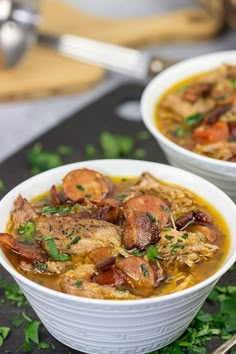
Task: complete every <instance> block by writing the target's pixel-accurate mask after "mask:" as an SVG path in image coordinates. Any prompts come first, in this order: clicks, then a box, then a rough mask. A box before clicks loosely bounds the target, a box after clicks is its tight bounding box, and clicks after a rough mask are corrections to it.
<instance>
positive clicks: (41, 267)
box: [33, 262, 48, 272]
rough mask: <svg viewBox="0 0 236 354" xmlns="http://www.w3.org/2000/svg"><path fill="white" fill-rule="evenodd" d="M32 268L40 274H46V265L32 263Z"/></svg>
mask: <svg viewBox="0 0 236 354" xmlns="http://www.w3.org/2000/svg"><path fill="white" fill-rule="evenodd" d="M33 267H34V268H36V269H37V270H39V271H40V272H46V271H47V269H48V265H47V264H46V263H38V262H34V263H33Z"/></svg>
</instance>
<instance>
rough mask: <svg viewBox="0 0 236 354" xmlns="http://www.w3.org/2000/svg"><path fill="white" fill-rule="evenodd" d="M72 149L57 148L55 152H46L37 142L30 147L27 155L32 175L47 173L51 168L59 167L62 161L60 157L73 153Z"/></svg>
mask: <svg viewBox="0 0 236 354" xmlns="http://www.w3.org/2000/svg"><path fill="white" fill-rule="evenodd" d="M73 151H74V149H73V148H72V147H69V146H64V145H63V146H59V147H58V148H57V150H56V151H55V152H53V151H48V150H45V149H44V148H43V145H42V144H41V143H40V142H38V143H36V144H34V145H33V146H32V148H31V149H30V150H29V151H28V153H27V161H28V164H29V166H30V168H31V172H32V174H34V175H35V174H37V173H40V172H43V171H47V170H49V169H51V168H54V167H58V166H61V165H62V164H63V160H62V157H61V156H68V155H71V154H72V153H73Z"/></svg>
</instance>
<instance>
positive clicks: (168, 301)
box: [0, 160, 236, 354]
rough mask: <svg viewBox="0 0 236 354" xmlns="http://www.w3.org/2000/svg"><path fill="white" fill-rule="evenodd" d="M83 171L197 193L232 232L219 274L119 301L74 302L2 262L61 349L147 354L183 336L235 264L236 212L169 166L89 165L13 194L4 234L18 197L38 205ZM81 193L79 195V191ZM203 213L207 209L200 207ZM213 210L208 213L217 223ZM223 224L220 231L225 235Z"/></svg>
mask: <svg viewBox="0 0 236 354" xmlns="http://www.w3.org/2000/svg"><path fill="white" fill-rule="evenodd" d="M83 168H86V169H90V170H95V171H99V173H100V174H102V175H105V176H108V177H109V178H111V177H112V176H121V175H122V176H123V177H125V178H132V177H133V176H140V175H141V174H142V172H143V171H149V173H151V174H152V176H154V177H155V178H158V179H160V180H161V181H165V182H166V183H167V186H168V184H176V185H178V186H180V187H182V188H183V189H186V190H189V191H190V192H192V193H194V191H196V193H197V195H198V196H199V197H200V198H202V199H204V200H205V202H206V206H207V205H213V206H214V208H215V209H216V210H217V211H218V212H219V214H220V215H221V216H222V218H223V219H224V220H225V224H226V227H227V228H228V235H229V245H228V250H226V253H225V258H224V259H222V262H221V264H220V265H219V267H218V269H216V271H215V272H214V274H212V275H210V276H209V277H208V278H207V279H205V280H202V281H200V282H199V283H197V284H195V285H193V286H191V287H189V288H187V289H184V290H181V291H177V292H174V293H171V294H167V295H163V296H152V297H146V298H140V299H134V300H133V299H128V300H122V301H117V300H114V299H108V300H104V299H96V298H95V299H94V298H86V297H81V296H74V295H71V294H66V293H63V292H59V291H55V290H53V289H50V288H48V287H46V286H42V285H41V284H38V283H36V282H34V281H32V280H30V279H28V278H27V277H25V276H23V275H22V274H21V273H20V272H18V271H17V270H16V269H15V267H14V266H13V265H12V263H11V262H10V261H9V259H8V258H7V256H6V254H5V253H4V252H3V251H2V250H0V262H1V264H2V265H3V267H5V268H6V270H7V271H8V272H9V273H10V274H11V275H12V276H13V277H14V279H15V280H16V281H17V283H18V284H19V286H20V287H21V289H22V291H23V292H24V294H25V296H26V297H27V299H28V300H29V302H30V304H31V305H32V307H33V308H34V310H35V311H36V313H37V314H38V316H39V318H40V319H41V321H42V322H43V324H44V325H45V327H46V328H47V329H48V331H49V332H50V333H51V334H52V335H53V336H54V337H55V338H57V339H58V340H59V341H61V342H62V343H64V344H66V345H68V346H70V347H72V348H74V349H77V350H79V351H82V352H86V353H91V354H92V353H103V354H121V353H122V354H130V353H137V354H143V353H147V352H151V351H154V350H157V349H159V348H160V347H163V346H165V345H168V344H169V343H170V342H172V341H174V340H175V339H177V338H178V337H179V336H180V335H181V334H182V333H183V331H184V330H185V329H186V328H187V326H188V325H189V323H190V322H191V320H192V319H193V318H194V316H195V315H196V313H197V312H198V310H199V309H200V307H201V305H202V304H203V302H204V300H205V299H206V297H207V295H208V294H209V292H210V291H211V289H212V288H213V286H214V285H215V284H216V282H217V281H218V280H219V278H220V277H221V276H222V275H223V274H224V273H225V272H226V271H227V270H228V269H229V268H230V267H231V266H232V264H233V263H234V262H235V260H236V239H235V237H233V234H234V232H235V230H236V219H235V214H236V206H235V205H234V203H233V202H232V201H231V200H230V199H229V198H228V197H227V196H226V195H225V194H224V193H223V192H222V191H220V190H219V189H218V188H216V187H215V186H213V185H212V184H210V183H209V182H207V181H205V180H203V179H201V178H199V177H197V176H196V175H193V174H190V173H188V172H186V171H183V170H179V169H177V168H174V167H171V166H166V165H162V164H157V163H152V162H146V161H132V160H98V161H87V162H78V163H75V164H71V165H66V166H61V167H58V168H56V169H53V170H50V171H47V172H44V173H42V174H39V175H37V176H35V177H32V178H30V179H29V180H27V181H25V182H23V183H21V184H20V185H18V186H17V187H16V188H14V189H13V190H12V191H11V192H9V193H8V194H7V195H6V196H5V197H4V198H3V199H2V200H1V201H0V215H1V218H0V230H6V228H7V226H8V222H9V216H10V213H11V211H12V210H13V206H14V202H15V200H16V198H17V196H18V195H19V194H20V195H22V196H24V198H26V199H27V200H29V201H31V200H34V198H35V197H37V196H39V195H41V194H42V193H44V192H45V191H47V190H50V188H51V186H52V185H53V184H55V185H60V183H61V181H62V179H63V178H64V176H66V175H67V174H68V173H69V172H70V171H73V170H77V169H83ZM77 189H78V191H81V187H79V188H77ZM102 190H104V189H102ZM86 194H87V193H86ZM89 194H92V193H89ZM122 194H124V193H122ZM200 200H201V199H200ZM201 207H203V208H204V206H203V205H202V202H201ZM172 208H173V206H172ZM177 209H178V208H177ZM211 210H212V209H209V210H206V211H208V212H209V214H212V216H213V218H214V220H215V217H214V215H215V214H214V212H213V213H212V211H211ZM216 218H218V217H217V216H216ZM220 220H221V219H219V223H220V224H219V225H218V226H217V228H219V230H222V231H223V232H224V230H223V229H224V226H223V225H221V221H220ZM214 223H215V221H214ZM222 226H223V229H221V228H222ZM184 237H185V236H184ZM75 242H76V241H75ZM226 247H227V246H226ZM177 248H178V247H177ZM59 253H60V252H59ZM62 254H63V253H62ZM208 262H211V260H209V261H208ZM199 265H200V264H199ZM144 271H145V269H144ZM145 274H146V272H145ZM78 285H79V284H78Z"/></svg>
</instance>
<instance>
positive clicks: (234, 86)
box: [230, 79, 236, 90]
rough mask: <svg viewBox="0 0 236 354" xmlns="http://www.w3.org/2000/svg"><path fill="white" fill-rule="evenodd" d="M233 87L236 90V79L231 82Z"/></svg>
mask: <svg viewBox="0 0 236 354" xmlns="http://www.w3.org/2000/svg"><path fill="white" fill-rule="evenodd" d="M230 83H231V85H232V87H233V88H234V89H235V90H236V79H232V80H230Z"/></svg>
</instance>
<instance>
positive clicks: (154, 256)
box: [146, 245, 158, 262]
mask: <svg viewBox="0 0 236 354" xmlns="http://www.w3.org/2000/svg"><path fill="white" fill-rule="evenodd" d="M146 256H147V257H148V259H149V260H150V261H152V262H156V261H157V260H158V250H157V248H156V246H154V245H152V246H150V247H149V248H148V250H147V252H146Z"/></svg>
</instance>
